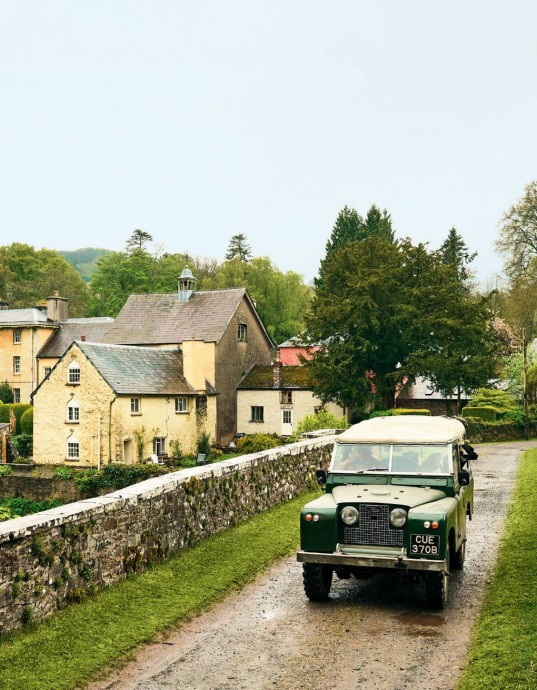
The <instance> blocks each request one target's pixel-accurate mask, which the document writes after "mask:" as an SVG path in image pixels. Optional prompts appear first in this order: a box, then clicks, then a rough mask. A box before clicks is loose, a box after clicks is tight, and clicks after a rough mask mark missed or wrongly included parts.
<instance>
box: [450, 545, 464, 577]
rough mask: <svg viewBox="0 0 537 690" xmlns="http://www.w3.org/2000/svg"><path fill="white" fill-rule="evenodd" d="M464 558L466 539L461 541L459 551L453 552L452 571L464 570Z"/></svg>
mask: <svg viewBox="0 0 537 690" xmlns="http://www.w3.org/2000/svg"><path fill="white" fill-rule="evenodd" d="M465 558H466V539H463V540H462V543H461V545H460V546H459V550H458V551H456V552H455V556H454V558H453V566H452V568H453V570H462V569H463V568H464V560H465Z"/></svg>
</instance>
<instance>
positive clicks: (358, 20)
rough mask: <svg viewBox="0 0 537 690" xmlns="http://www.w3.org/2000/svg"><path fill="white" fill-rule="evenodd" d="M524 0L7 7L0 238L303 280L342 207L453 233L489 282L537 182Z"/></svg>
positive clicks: (423, 231) (535, 6) (536, 115)
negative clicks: (502, 240)
mask: <svg viewBox="0 0 537 690" xmlns="http://www.w3.org/2000/svg"><path fill="white" fill-rule="evenodd" d="M536 36H537V2H535V0H516V2H513V1H512V0H511V1H507V0H487V1H485V0H464V1H463V0H451V1H450V2H439V1H435V0H423V1H422V0H420V1H415V0H407V2H401V1H400V0H398V1H395V0H375V1H373V0H370V1H369V2H365V1H362V0H349V1H347V0H338V1H332V2H328V1H325V2H320V1H319V0H301V1H298V2H293V1H292V0H285V2H284V1H282V0H267V1H266V2H265V1H263V2H261V1H256V0H241V1H240V2H239V1H236V0H235V1H234V0H229V1H226V2H224V1H216V0H192V1H188V2H185V1H182V0H153V1H150V0H131V1H129V2H127V1H126V0H104V1H103V0H91V2H81V1H80V0H78V1H76V0H65V1H60V0H47V1H46V2H43V0H11V1H9V0H4V1H3V2H2V3H1V4H0V56H1V59H0V80H1V81H0V84H1V91H0V94H1V101H0V103H1V105H0V147H1V149H0V150H1V160H2V166H1V185H0V193H1V203H0V244H10V243H11V242H13V241H18V242H25V243H28V244H31V245H33V246H35V247H36V248H40V247H47V248H50V249H77V248H81V247H86V246H94V247H104V248H108V249H113V250H122V249H124V247H125V242H126V240H127V238H128V237H129V235H130V234H131V232H132V231H133V230H134V229H135V228H141V229H143V230H145V231H147V232H149V233H151V234H152V235H153V237H154V240H155V242H156V243H157V244H158V245H161V246H162V247H164V249H165V250H166V251H168V252H189V253H190V254H194V255H198V256H201V257H213V258H215V259H218V260H219V261H221V260H223V259H224V254H225V252H226V248H227V245H228V243H229V239H230V238H231V236H232V235H234V234H236V233H243V234H245V235H246V236H247V238H248V240H249V243H250V245H251V247H252V250H253V253H254V255H255V256H268V257H269V258H270V259H271V260H272V261H273V262H274V263H275V264H276V266H278V268H280V269H281V270H282V271H288V270H293V271H296V272H298V273H301V274H302V275H303V276H304V278H305V279H306V280H307V281H310V280H311V279H312V278H313V277H314V275H315V274H316V273H317V269H318V265H319V261H320V259H321V258H322V256H323V255H324V250H325V243H326V240H327V239H328V237H329V235H330V232H331V229H332V226H333V224H334V221H335V219H336V217H337V214H338V212H339V210H340V209H341V208H342V207H343V206H344V205H345V204H347V205H349V206H352V207H354V208H356V209H357V210H358V212H359V213H361V214H362V215H365V214H366V212H367V210H368V208H369V207H370V206H371V204H372V203H376V204H377V205H378V206H380V207H381V208H386V209H387V210H388V212H389V213H390V214H391V216H392V220H393V225H394V227H395V230H396V234H397V236H399V237H405V236H409V237H411V238H412V239H413V240H414V241H415V242H418V241H429V242H430V246H431V247H432V248H436V247H438V246H439V245H440V244H441V243H442V241H443V240H444V239H445V237H446V235H447V233H448V231H449V228H451V227H452V226H455V227H456V228H457V230H458V231H459V232H460V233H461V234H462V235H463V237H464V238H465V240H466V242H467V244H468V245H469V247H470V249H471V250H473V251H478V253H479V256H478V258H477V259H476V261H475V262H474V267H475V268H476V269H477V270H478V277H479V279H480V280H481V281H483V282H485V281H487V280H488V279H490V278H491V277H492V276H493V275H494V274H497V273H501V270H502V262H501V260H500V258H499V257H498V256H497V255H496V254H495V252H494V248H493V242H494V239H495V238H496V236H497V233H498V224H499V221H500V218H501V215H502V214H503V213H504V212H505V211H506V210H507V209H508V208H509V207H510V206H511V205H512V204H513V203H514V202H515V201H516V200H517V199H518V198H519V197H520V196H522V194H523V192H524V186H525V185H526V184H527V183H529V182H530V181H531V180H533V179H536V178H537V166H536V163H537V143H536V136H535V131H536V123H537V88H536V87H537V69H536V68H537V38H536Z"/></svg>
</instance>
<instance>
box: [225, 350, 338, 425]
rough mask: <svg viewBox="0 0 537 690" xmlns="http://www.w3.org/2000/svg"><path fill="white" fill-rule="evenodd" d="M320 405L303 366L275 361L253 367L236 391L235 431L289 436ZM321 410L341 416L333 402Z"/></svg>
mask: <svg viewBox="0 0 537 690" xmlns="http://www.w3.org/2000/svg"><path fill="white" fill-rule="evenodd" d="M321 406H322V403H321V401H320V400H319V398H317V397H316V396H315V395H314V394H313V392H312V390H311V386H310V382H309V378H308V370H307V369H306V368H305V367H304V366H301V365H291V366H284V365H283V363H282V362H281V361H279V359H278V360H277V361H276V362H275V363H274V364H272V365H270V366H253V367H252V368H251V369H250V371H249V372H248V373H247V374H246V376H245V377H244V378H243V379H242V381H241V382H240V384H239V388H238V405H237V410H238V412H237V415H238V416H237V431H238V432H240V433H245V434H255V433H264V434H277V435H278V436H291V435H292V434H293V432H294V430H295V429H296V427H297V425H298V424H299V422H301V421H302V419H304V417H306V416H307V415H309V414H314V413H315V412H317V411H318V410H319V409H320V408H321ZM324 407H325V408H326V409H327V410H329V411H330V412H332V413H333V414H335V415H337V416H338V417H341V416H343V415H344V414H345V409H344V408H342V407H340V406H339V405H336V404H335V403H329V404H328V405H325V406H324Z"/></svg>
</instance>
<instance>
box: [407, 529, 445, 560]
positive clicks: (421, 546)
mask: <svg viewBox="0 0 537 690" xmlns="http://www.w3.org/2000/svg"><path fill="white" fill-rule="evenodd" d="M410 553H411V555H412V556H438V554H439V553H440V535H439V534H411V535H410Z"/></svg>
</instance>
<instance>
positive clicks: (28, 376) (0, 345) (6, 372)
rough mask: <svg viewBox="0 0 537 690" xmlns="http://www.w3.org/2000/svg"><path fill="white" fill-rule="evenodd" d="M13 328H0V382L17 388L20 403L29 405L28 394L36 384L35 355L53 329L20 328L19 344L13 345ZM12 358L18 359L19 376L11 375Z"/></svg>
mask: <svg viewBox="0 0 537 690" xmlns="http://www.w3.org/2000/svg"><path fill="white" fill-rule="evenodd" d="M1 313H2V312H1V311H0V316H1ZM14 328H18V326H14V327H9V328H6V327H4V328H0V381H7V382H8V383H9V385H10V386H11V387H12V388H19V389H20V393H21V402H23V403H29V402H30V394H31V393H32V391H33V390H34V388H35V387H36V386H37V384H38V380H37V360H36V355H37V353H38V352H39V350H40V348H41V347H42V346H43V345H44V343H45V342H46V340H47V339H48V337H49V336H50V334H51V333H52V332H53V330H54V329H52V328H33V327H30V326H21V327H20V332H21V342H20V343H14V342H13V330H14ZM14 356H19V357H20V374H14V373H13V357H14Z"/></svg>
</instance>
